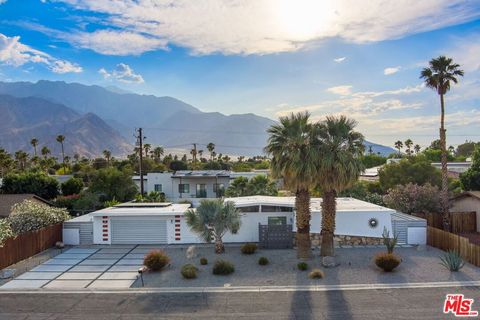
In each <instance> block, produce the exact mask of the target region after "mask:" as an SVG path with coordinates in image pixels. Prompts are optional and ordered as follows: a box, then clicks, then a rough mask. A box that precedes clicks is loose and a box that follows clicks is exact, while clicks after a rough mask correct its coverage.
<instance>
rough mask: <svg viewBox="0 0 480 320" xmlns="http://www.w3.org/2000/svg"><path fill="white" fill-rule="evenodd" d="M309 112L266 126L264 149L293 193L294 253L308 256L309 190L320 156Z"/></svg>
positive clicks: (272, 165)
mask: <svg viewBox="0 0 480 320" xmlns="http://www.w3.org/2000/svg"><path fill="white" fill-rule="evenodd" d="M309 119H310V114H309V113H308V112H304V113H297V114H293V113H292V114H290V115H289V116H285V117H280V119H279V123H278V124H274V125H272V126H271V127H270V128H269V129H268V130H267V132H268V134H269V137H268V143H267V146H266V147H265V152H266V153H267V154H269V155H270V156H271V157H272V160H271V171H272V176H273V177H274V178H283V181H284V185H285V187H286V188H288V189H289V190H291V191H292V192H294V193H295V209H296V210H295V212H296V224H297V233H296V237H297V256H298V257H299V258H309V257H310V255H311V250H310V249H311V241H310V218H311V212H310V190H311V189H312V188H313V187H314V186H315V185H316V184H317V177H318V159H319V158H320V152H319V147H320V143H319V141H318V134H317V131H318V130H317V126H316V125H313V124H311V123H310V122H309Z"/></svg>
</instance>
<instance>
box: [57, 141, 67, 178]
mask: <svg viewBox="0 0 480 320" xmlns="http://www.w3.org/2000/svg"><path fill="white" fill-rule="evenodd" d="M64 141H65V136H64V135H61V134H60V135H58V136H57V142H58V143H60V145H61V146H62V164H63V174H67V168H66V167H65V150H64V148H63V142H64Z"/></svg>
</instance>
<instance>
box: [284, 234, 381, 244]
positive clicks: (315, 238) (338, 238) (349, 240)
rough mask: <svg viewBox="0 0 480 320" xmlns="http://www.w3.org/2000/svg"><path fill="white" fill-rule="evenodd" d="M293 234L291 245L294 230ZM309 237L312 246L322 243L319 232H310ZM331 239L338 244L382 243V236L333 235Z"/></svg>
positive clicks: (294, 241) (294, 238)
mask: <svg viewBox="0 0 480 320" xmlns="http://www.w3.org/2000/svg"><path fill="white" fill-rule="evenodd" d="M293 234H294V236H293V245H294V246H296V237H295V232H294V233H293ZM310 239H311V241H312V246H314V247H318V246H320V244H321V243H322V235H321V234H320V233H311V234H310ZM333 241H334V242H335V244H338V245H350V246H359V245H381V244H383V238H374V237H359V236H343V235H335V237H334V240H333Z"/></svg>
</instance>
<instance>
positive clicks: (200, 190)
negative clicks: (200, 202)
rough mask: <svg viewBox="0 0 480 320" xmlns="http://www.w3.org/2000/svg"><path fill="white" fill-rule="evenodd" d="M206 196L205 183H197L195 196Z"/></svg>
mask: <svg viewBox="0 0 480 320" xmlns="http://www.w3.org/2000/svg"><path fill="white" fill-rule="evenodd" d="M206 197H207V187H206V185H205V184H203V183H202V184H197V198H206Z"/></svg>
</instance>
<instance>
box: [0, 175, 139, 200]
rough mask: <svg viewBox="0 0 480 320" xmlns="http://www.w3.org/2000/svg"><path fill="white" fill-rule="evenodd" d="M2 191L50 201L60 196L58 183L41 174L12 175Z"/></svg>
mask: <svg viewBox="0 0 480 320" xmlns="http://www.w3.org/2000/svg"><path fill="white" fill-rule="evenodd" d="M130 180H131V179H130ZM0 189H1V191H2V192H3V193H13V194H18V193H33V194H36V195H37V196H39V197H42V198H44V199H47V200H50V199H53V198H55V197H56V196H57V195H58V181H57V180H56V179H55V178H53V177H50V176H47V175H46V174H44V173H41V172H27V173H19V174H14V173H10V174H7V175H6V176H5V177H4V178H3V181H2V187H1V188H0Z"/></svg>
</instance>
